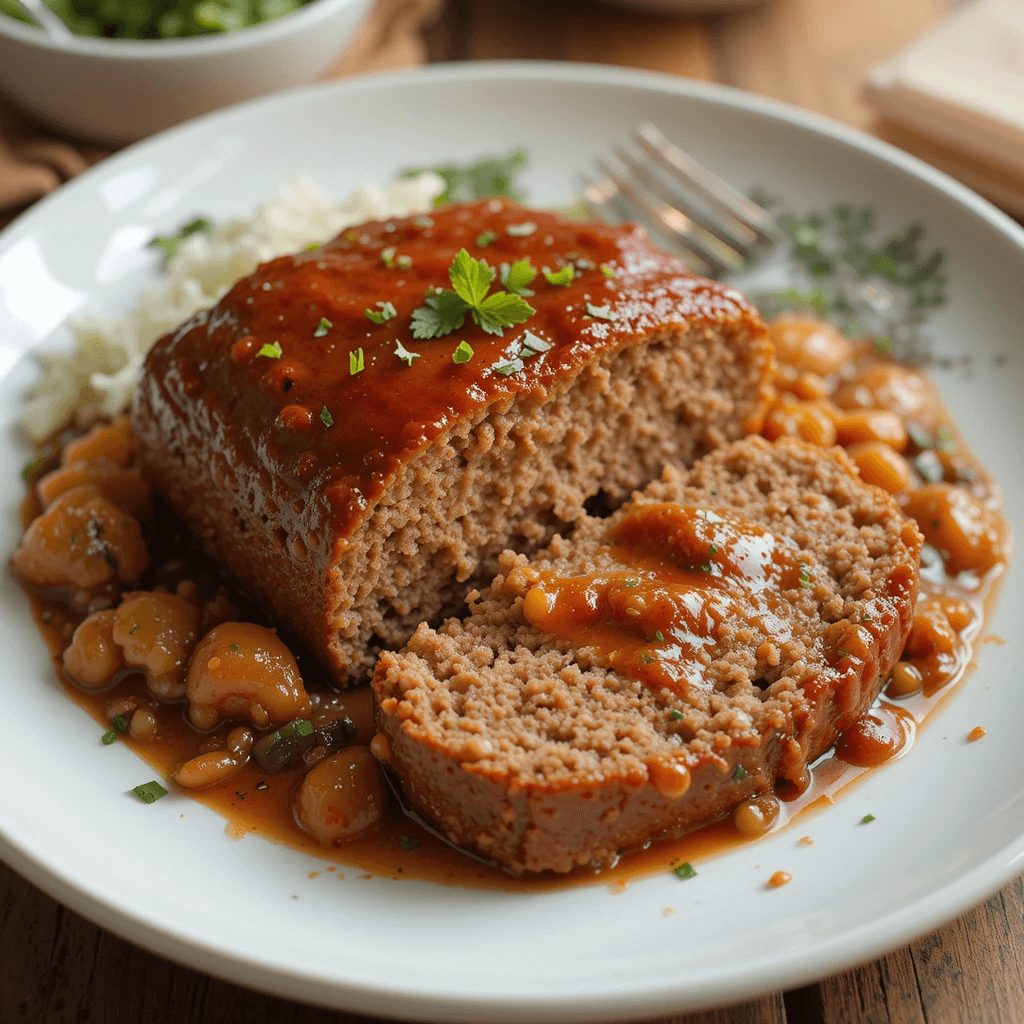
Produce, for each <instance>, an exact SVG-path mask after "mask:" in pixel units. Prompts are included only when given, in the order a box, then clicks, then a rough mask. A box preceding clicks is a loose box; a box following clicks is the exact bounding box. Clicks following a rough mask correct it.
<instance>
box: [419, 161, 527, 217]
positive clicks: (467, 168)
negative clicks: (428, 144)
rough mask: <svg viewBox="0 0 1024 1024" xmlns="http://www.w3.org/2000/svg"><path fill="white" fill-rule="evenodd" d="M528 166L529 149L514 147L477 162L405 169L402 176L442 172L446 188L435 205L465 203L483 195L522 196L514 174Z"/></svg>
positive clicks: (438, 173) (511, 197)
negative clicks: (507, 152)
mask: <svg viewBox="0 0 1024 1024" xmlns="http://www.w3.org/2000/svg"><path fill="white" fill-rule="evenodd" d="M525 166H526V151H525V150H522V149H515V150H513V151H512V152H511V153H509V154H508V155H507V156H501V157H487V158H486V159H484V160H479V161H478V162H477V163H474V164H468V165H460V164H449V165H447V166H443V167H430V168H416V169H411V170H408V171H405V172H404V173H403V174H402V177H403V178H411V177H415V176H416V175H417V174H421V173H422V172H423V171H424V170H430V171H433V172H434V173H435V174H437V175H439V176H440V177H441V178H442V179H443V180H444V183H445V190H444V192H442V193H441V195H439V196H438V197H437V199H435V200H434V205H435V206H441V205H443V204H444V203H462V202H465V201H466V200H467V199H480V198H482V197H483V196H508V198H509V199H516V200H519V199H522V198H523V195H522V193H521V192H520V191H518V189H517V188H516V187H515V177H516V174H518V173H519V171H521V170H522V169H523V167H525Z"/></svg>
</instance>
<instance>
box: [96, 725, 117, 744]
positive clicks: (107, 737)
mask: <svg viewBox="0 0 1024 1024" xmlns="http://www.w3.org/2000/svg"><path fill="white" fill-rule="evenodd" d="M116 740H117V733H116V732H115V731H114V730H113V729H111V730H110V732H105V733H104V734H103V735H102V736H101V737H100V742H101V743H102V744H103V746H105V747H109V746H110V744H111V743H114V742H115V741H116Z"/></svg>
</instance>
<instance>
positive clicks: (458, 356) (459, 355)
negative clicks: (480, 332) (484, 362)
mask: <svg viewBox="0 0 1024 1024" xmlns="http://www.w3.org/2000/svg"><path fill="white" fill-rule="evenodd" d="M472 358H473V348H472V346H471V345H469V344H468V343H467V342H465V341H460V342H459V347H458V348H457V349H456V350H455V351H454V352H453V353H452V362H453V363H468V362H469V361H470V359H472Z"/></svg>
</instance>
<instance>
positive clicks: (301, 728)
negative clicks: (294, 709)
mask: <svg viewBox="0 0 1024 1024" xmlns="http://www.w3.org/2000/svg"><path fill="white" fill-rule="evenodd" d="M293 724H294V726H295V732H296V733H297V734H298V735H299V736H311V735H312V734H313V723H312V722H310V721H308V720H307V719H305V718H298V719H296V720H295V722H294V723H293Z"/></svg>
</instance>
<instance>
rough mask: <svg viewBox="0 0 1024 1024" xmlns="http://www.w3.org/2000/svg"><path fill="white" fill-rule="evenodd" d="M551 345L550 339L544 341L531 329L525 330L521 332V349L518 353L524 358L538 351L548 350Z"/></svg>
mask: <svg viewBox="0 0 1024 1024" xmlns="http://www.w3.org/2000/svg"><path fill="white" fill-rule="evenodd" d="M553 347H554V346H553V345H552V344H551V342H550V341H545V340H544V339H543V338H542V337H540V335H537V334H534V333H533V331H525V332H524V333H523V349H522V351H521V352H520V353H519V354H520V355H521V356H522V357H523V358H524V359H528V358H529V357H530V356H535V355H537V354H538V353H540V352H548V351H550V350H551V349H552V348H553Z"/></svg>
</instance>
